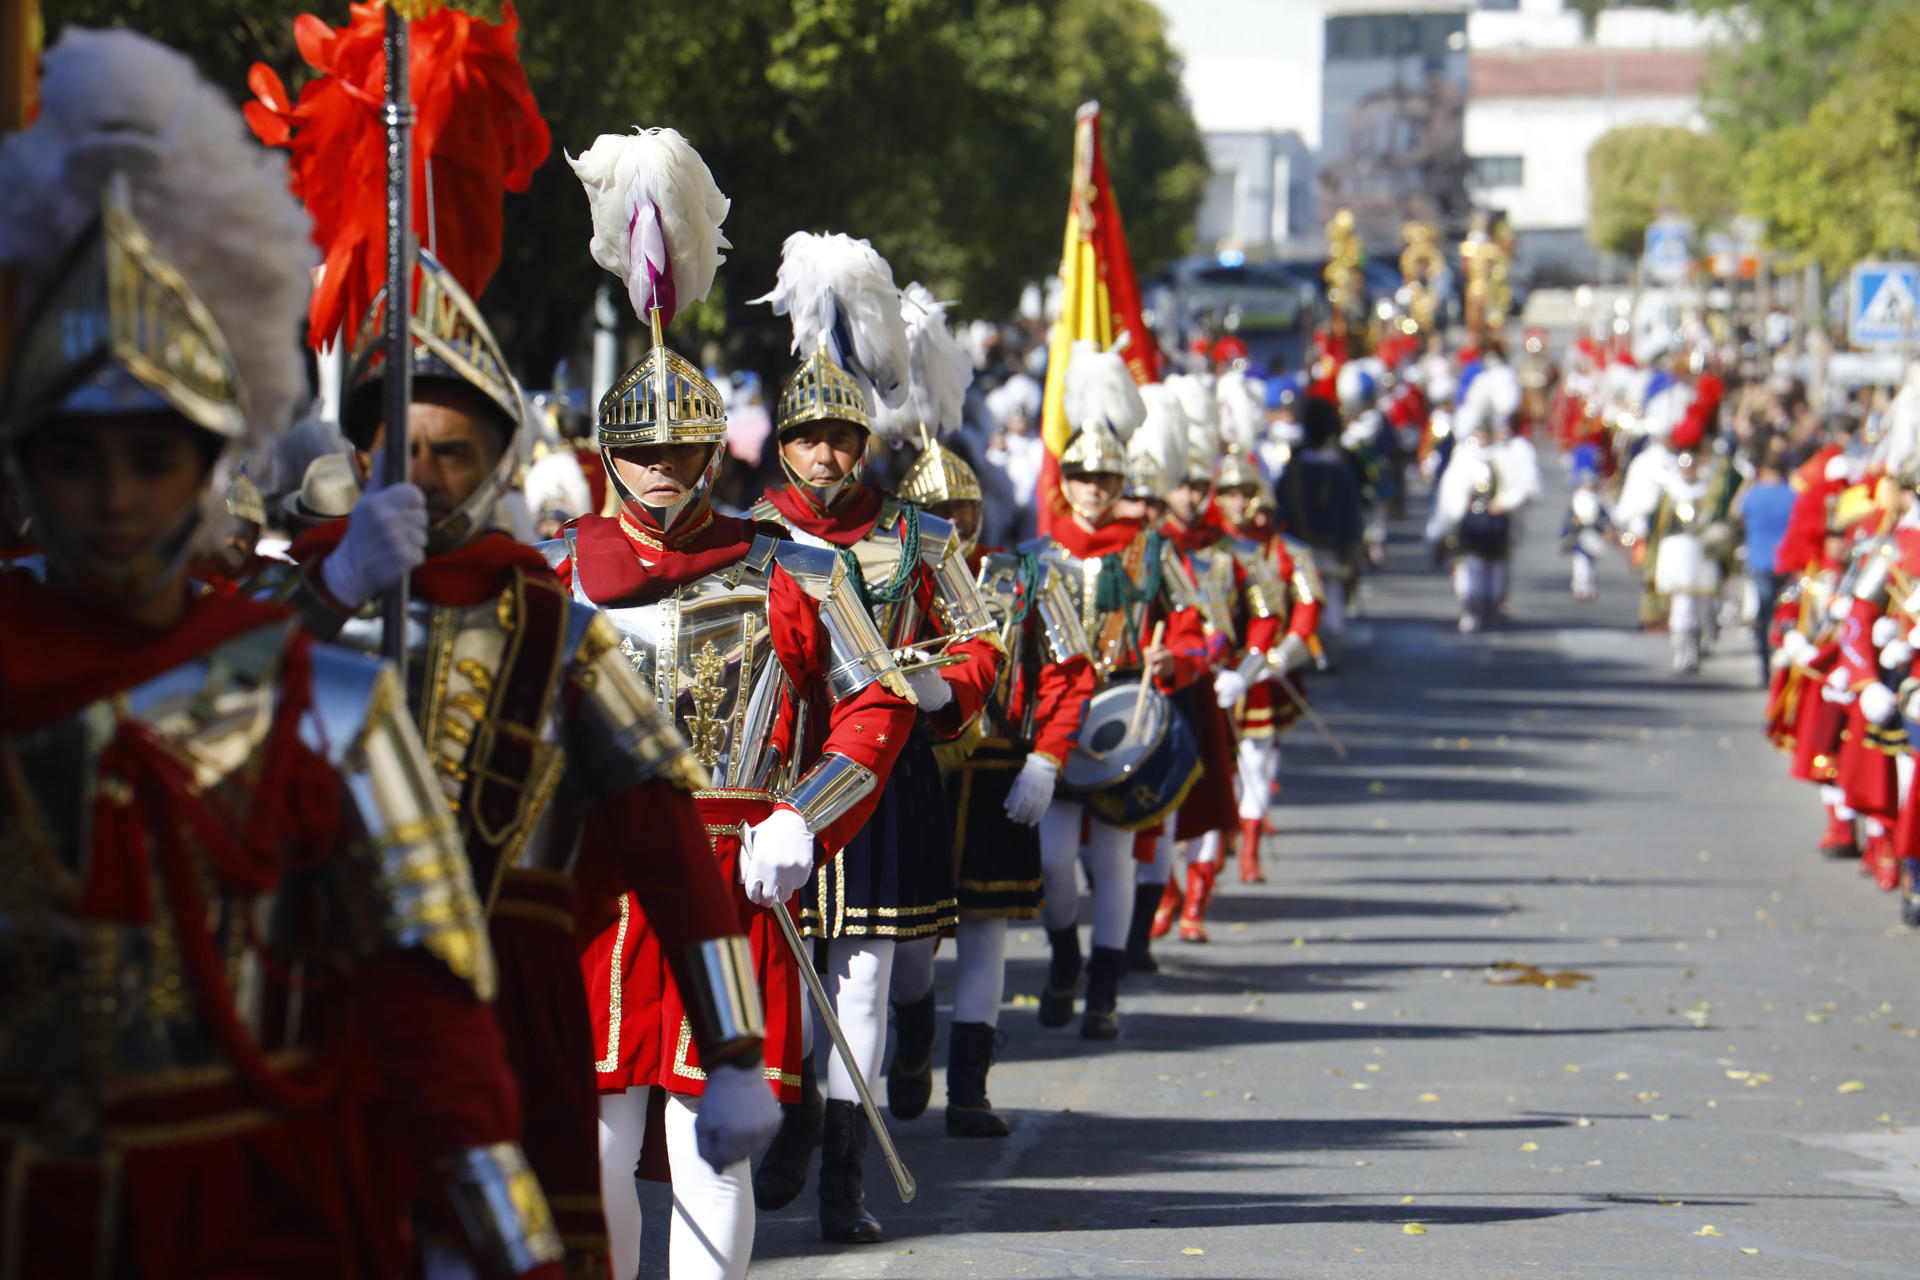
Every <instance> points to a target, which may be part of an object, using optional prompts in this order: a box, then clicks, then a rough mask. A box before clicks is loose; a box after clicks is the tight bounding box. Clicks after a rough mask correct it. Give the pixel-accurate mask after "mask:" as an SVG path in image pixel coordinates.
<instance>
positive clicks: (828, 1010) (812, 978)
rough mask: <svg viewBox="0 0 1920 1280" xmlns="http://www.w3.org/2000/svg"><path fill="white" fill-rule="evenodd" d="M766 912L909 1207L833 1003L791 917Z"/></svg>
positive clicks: (887, 1137) (904, 1182) (895, 1155)
mask: <svg viewBox="0 0 1920 1280" xmlns="http://www.w3.org/2000/svg"><path fill="white" fill-rule="evenodd" d="M742 825H744V824H742ZM767 910H768V911H769V912H771V913H772V915H773V918H774V919H775V920H778V921H779V922H780V932H781V933H782V934H784V935H786V939H787V947H788V948H789V949H790V950H791V951H792V952H793V961H794V963H795V964H797V965H799V966H800V977H801V980H802V981H804V982H805V983H806V984H807V992H808V993H809V994H810V995H812V996H813V1006H814V1008H816V1009H818V1010H819V1011H820V1020H821V1021H822V1022H824V1023H826V1024H827V1034H828V1035H830V1036H832V1037H833V1047H834V1048H836V1049H838V1050H839V1051H840V1061H841V1063H842V1064H843V1065H844V1066H845V1067H846V1069H847V1074H848V1075H850V1076H852V1077H853V1091H854V1092H855V1093H857V1094H859V1095H860V1109H861V1110H862V1111H864V1112H866V1113H867V1123H868V1124H869V1125H872V1126H873V1136H874V1137H875V1138H878V1139H879V1140H880V1154H881V1155H883V1156H885V1157H886V1158H887V1168H888V1169H890V1170H892V1172H893V1185H894V1186H896V1187H898V1188H899V1189H900V1203H901V1204H912V1203H913V1197H914V1196H915V1195H917V1194H918V1193H919V1190H920V1188H919V1187H918V1186H917V1185H915V1183H914V1181H913V1175H912V1174H911V1173H909V1172H907V1166H906V1162H905V1161H903V1160H901V1159H900V1153H899V1152H898V1151H896V1150H895V1149H894V1146H893V1135H892V1134H890V1133H888V1132H887V1125H886V1122H885V1121H884V1120H882V1119H881V1118H880V1108H879V1107H877V1106H875V1105H874V1101H873V1092H872V1090H870V1089H868V1088H867V1079H866V1077H865V1076H863V1075H861V1074H860V1065H859V1064H858V1063H857V1062H855V1061H854V1057H853V1050H852V1049H851V1048H849V1047H848V1045H847V1033H846V1032H844V1031H842V1030H841V1029H840V1019H838V1018H836V1017H834V1016H833V1001H831V1000H829V999H827V989H826V988H825V987H823V986H821V985H820V975H819V974H817V973H815V972H814V971H813V958H812V957H811V956H809V955H808V954H807V949H806V947H804V946H803V945H801V942H800V931H799V930H798V929H796V928H794V927H793V917H792V916H790V915H788V914H787V909H786V907H785V906H784V905H782V906H774V907H769V908H767Z"/></svg>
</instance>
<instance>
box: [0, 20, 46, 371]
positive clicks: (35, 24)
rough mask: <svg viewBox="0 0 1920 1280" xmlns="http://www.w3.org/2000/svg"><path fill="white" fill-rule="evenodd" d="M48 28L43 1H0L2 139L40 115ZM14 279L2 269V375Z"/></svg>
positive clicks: (9, 340)
mask: <svg viewBox="0 0 1920 1280" xmlns="http://www.w3.org/2000/svg"><path fill="white" fill-rule="evenodd" d="M45 37H46V27H45V25H44V24H43V23H42V21H41V18H40V0H0V137H4V136H5V135H7V134H9V133H12V132H13V131H14V130H16V129H24V128H26V127H27V126H28V125H30V124H32V123H33V121H34V118H35V117H36V116H38V115H39V114H40V46H41V44H42V42H43V41H44V40H45ZM15 303H16V299H15V298H14V278H13V271H12V269H11V268H0V374H4V373H5V372H6V364H5V353H6V351H7V350H8V349H10V348H11V347H12V345H13V312H14V306H15Z"/></svg>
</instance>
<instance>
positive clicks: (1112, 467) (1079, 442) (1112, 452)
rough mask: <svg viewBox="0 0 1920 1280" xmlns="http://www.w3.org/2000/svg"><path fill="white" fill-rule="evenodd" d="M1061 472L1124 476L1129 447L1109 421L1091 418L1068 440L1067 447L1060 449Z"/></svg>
mask: <svg viewBox="0 0 1920 1280" xmlns="http://www.w3.org/2000/svg"><path fill="white" fill-rule="evenodd" d="M1060 474H1061V475H1063V476H1085V475H1113V476H1124V475H1126V474H1127V447H1126V446H1125V445H1124V444H1121V443H1120V437H1119V436H1117V435H1115V434H1114V433H1113V428H1111V427H1109V426H1108V425H1107V424H1106V423H1104V422H1101V421H1099V420H1097V419H1096V420H1093V421H1090V422H1088V423H1087V424H1086V425H1085V426H1084V427H1081V428H1080V430H1079V431H1077V432H1075V433H1074V436H1073V438H1072V439H1071V440H1069V441H1067V447H1066V448H1065V449H1062V450H1061V451H1060Z"/></svg>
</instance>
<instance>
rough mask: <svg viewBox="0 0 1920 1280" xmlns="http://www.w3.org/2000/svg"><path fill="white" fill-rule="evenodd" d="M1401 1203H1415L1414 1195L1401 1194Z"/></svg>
mask: <svg viewBox="0 0 1920 1280" xmlns="http://www.w3.org/2000/svg"><path fill="white" fill-rule="evenodd" d="M1400 1203H1401V1204H1412V1203H1413V1197H1412V1196H1401V1197H1400Z"/></svg>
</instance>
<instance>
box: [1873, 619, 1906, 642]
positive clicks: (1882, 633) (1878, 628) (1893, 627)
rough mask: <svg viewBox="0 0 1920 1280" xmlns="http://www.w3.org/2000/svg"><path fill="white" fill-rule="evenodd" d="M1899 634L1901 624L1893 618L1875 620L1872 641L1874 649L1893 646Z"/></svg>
mask: <svg viewBox="0 0 1920 1280" xmlns="http://www.w3.org/2000/svg"><path fill="white" fill-rule="evenodd" d="M1899 634H1900V624H1899V623H1898V622H1895V621H1894V620H1893V619H1892V618H1888V617H1879V618H1875V619H1874V620H1873V632H1872V634H1871V639H1872V640H1873V647H1874V648H1876V649H1881V648H1885V647H1886V646H1887V645H1890V644H1892V643H1893V640H1894V637H1895V636H1897V635H1899Z"/></svg>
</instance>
